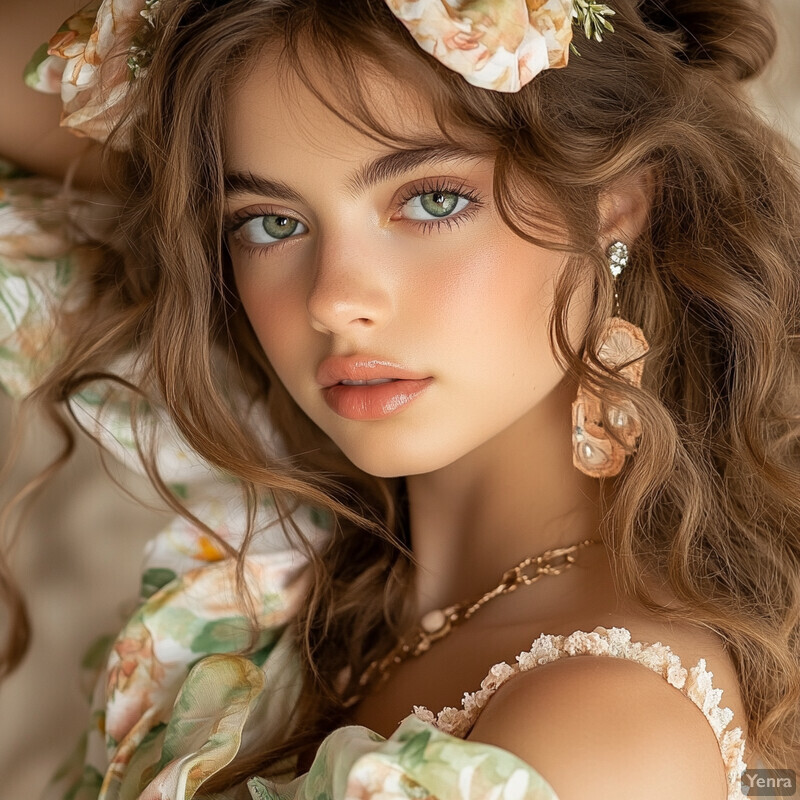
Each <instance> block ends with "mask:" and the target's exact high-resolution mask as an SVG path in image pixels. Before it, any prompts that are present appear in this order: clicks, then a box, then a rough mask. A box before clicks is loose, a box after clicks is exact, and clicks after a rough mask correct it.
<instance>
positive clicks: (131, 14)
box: [25, 0, 614, 142]
mask: <svg viewBox="0 0 800 800" xmlns="http://www.w3.org/2000/svg"><path fill="white" fill-rule="evenodd" d="M166 2H169V0H91V2H90V3H89V4H88V5H86V6H85V7H84V8H82V9H81V10H80V11H79V12H78V13H77V14H74V15H73V16H71V17H70V18H69V19H68V20H67V21H66V22H65V23H64V24H63V25H62V26H61V28H60V29H59V30H58V32H57V33H56V34H55V35H54V36H53V37H52V38H51V39H50V41H49V42H48V43H47V44H44V45H42V46H41V47H40V48H39V49H38V50H37V51H36V53H35V54H34V56H33V58H32V59H31V61H30V63H29V64H28V66H27V67H26V70H25V82H26V83H27V84H28V86H30V87H31V88H33V89H36V90H38V91H41V92H47V93H49V94H61V99H62V102H63V112H62V115H61V125H62V126H63V127H66V128H69V129H70V130H72V132H73V133H75V134H77V135H79V136H88V137H90V138H92V139H96V140H98V141H101V142H103V141H105V140H106V138H107V137H108V135H109V134H110V132H111V131H112V130H113V129H114V127H116V125H117V124H118V123H119V121H120V119H121V117H122V111H123V108H124V104H123V101H124V99H125V96H126V94H127V89H128V86H129V84H130V83H131V81H133V80H137V79H140V78H142V77H144V76H145V75H146V73H147V63H148V61H149V58H150V53H149V51H148V50H147V47H146V45H145V44H144V43H145V42H146V41H147V39H148V34H149V33H150V32H151V31H152V30H153V29H154V28H155V26H156V24H157V15H158V7H159V6H160V5H161V4H162V3H166ZM386 3H387V5H388V6H389V8H390V9H391V11H392V13H393V14H394V15H395V16H396V17H397V18H398V19H399V20H400V21H401V22H402V23H403V24H404V25H405V27H406V28H407V29H408V30H409V32H410V33H411V35H412V36H413V37H414V39H415V40H416V41H417V43H418V44H419V46H420V47H421V48H422V49H423V50H424V51H425V52H427V53H430V54H431V55H432V56H433V57H434V58H436V59H437V60H438V61H440V62H441V63H442V64H444V65H445V66H446V67H448V68H449V69H452V70H453V71H455V72H457V73H459V74H460V75H463V76H464V78H465V79H466V80H467V81H468V82H469V83H471V84H473V85H474V86H478V87H481V88H483V89H492V90H494V91H499V92H516V91H519V90H520V89H521V88H522V87H523V86H525V84H527V83H528V82H530V81H531V80H532V79H533V78H534V77H535V76H536V75H538V74H539V73H540V72H541V71H542V70H545V69H551V68H559V67H564V66H566V65H567V61H568V59H569V51H570V50H572V52H574V53H576V54H578V55H579V53H578V52H577V50H576V49H575V47H574V45H573V44H572V43H571V42H572V27H573V24H577V25H578V26H579V27H580V28H582V30H583V31H584V33H585V34H586V37H587V38H589V39H595V40H596V41H598V42H601V41H602V33H603V31H604V30H605V31H612V32H613V30H614V28H613V26H612V24H611V22H610V21H609V20H608V19H607V17H609V16H612V15H613V14H614V11H612V10H611V9H610V8H609V7H608V6H606V5H604V4H601V3H595V2H592V0H386ZM120 54H124V55H125V56H126V58H112V56H118V55H120ZM101 66H103V80H102V84H101V81H100V67H101Z"/></svg>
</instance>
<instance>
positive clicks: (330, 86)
mask: <svg viewBox="0 0 800 800" xmlns="http://www.w3.org/2000/svg"><path fill="white" fill-rule="evenodd" d="M314 67H315V68H314V69H313V70H309V71H310V72H312V74H313V76H314V83H315V88H316V89H317V90H318V91H319V92H320V93H321V94H322V96H323V97H324V98H325V101H324V102H323V100H321V99H320V98H319V97H317V96H316V94H315V93H314V92H313V91H312V90H311V89H309V88H308V87H307V86H306V85H305V84H304V82H303V80H302V79H301V78H300V77H299V76H298V75H297V73H296V72H295V71H294V69H292V68H291V67H290V66H288V65H287V64H286V63H285V62H283V61H281V60H279V59H278V58H277V57H276V55H275V54H274V53H273V52H271V51H270V50H266V51H264V52H263V53H261V54H260V55H259V56H258V58H257V60H256V61H255V63H254V66H253V68H252V70H251V71H250V72H249V73H248V75H247V76H246V78H245V79H244V80H243V81H242V82H241V83H240V84H239V85H238V86H237V87H236V88H235V89H234V90H233V91H232V93H231V95H230V97H229V100H228V103H227V108H226V125H225V152H226V167H227V168H229V169H232V170H241V169H246V168H248V167H249V166H250V164H251V163H252V162H253V160H254V159H255V160H257V161H263V159H264V157H265V156H267V157H269V160H270V161H271V162H272V163H273V164H275V163H278V164H280V161H281V156H282V155H283V156H285V155H286V151H287V150H291V151H292V152H293V153H298V152H302V153H304V154H305V155H306V156H307V157H309V158H312V159H325V160H327V161H335V162H352V161H359V160H362V159H363V158H367V157H369V156H370V155H371V154H376V153H380V152H385V151H386V149H387V143H386V142H383V143H381V141H379V140H376V139H375V138H372V137H371V136H370V135H368V133H365V132H362V131H359V130H357V129H356V127H354V125H353V124H351V123H349V122H348V121H347V118H348V117H350V118H352V112H351V111H350V110H349V109H348V108H347V107H346V106H345V105H344V104H343V96H344V95H345V92H343V91H341V89H340V88H338V87H337V81H338V80H339V78H340V76H339V75H338V73H337V71H335V70H333V71H331V70H328V72H327V73H326V71H325V65H323V64H319V65H314ZM359 83H360V86H361V90H362V96H363V98H364V103H365V104H366V105H367V107H368V110H369V114H370V115H372V116H373V117H374V118H375V120H376V122H377V123H378V125H379V126H382V127H384V128H385V129H387V130H388V131H390V132H391V133H392V134H393V135H396V136H397V137H398V138H399V139H400V140H403V141H405V140H408V142H409V143H411V142H414V143H415V144H416V143H418V144H422V143H427V142H436V141H442V140H443V139H444V136H443V133H442V131H441V130H440V128H439V126H438V124H437V123H436V119H435V115H434V111H433V108H432V107H431V104H430V102H429V101H428V100H427V99H426V98H425V97H423V95H422V94H421V93H420V92H416V91H414V89H413V87H411V86H409V84H408V82H404V81H402V80H398V79H397V78H395V77H393V76H392V75H390V74H389V73H388V72H385V71H382V70H380V69H379V68H377V67H373V68H372V69H371V70H370V72H369V74H368V73H367V72H366V70H365V72H364V74H363V75H362V76H361V80H360V81H359ZM329 105H330V106H331V107H329ZM333 109H336V110H337V111H339V113H341V114H342V116H344V117H345V119H342V118H341V117H340V116H338V115H337V113H336V112H335V111H334V110H333Z"/></svg>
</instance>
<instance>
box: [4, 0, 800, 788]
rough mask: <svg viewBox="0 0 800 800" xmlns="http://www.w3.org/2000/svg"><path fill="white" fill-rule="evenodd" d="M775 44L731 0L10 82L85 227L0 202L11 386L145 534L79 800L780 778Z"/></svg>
mask: <svg viewBox="0 0 800 800" xmlns="http://www.w3.org/2000/svg"><path fill="white" fill-rule="evenodd" d="M573 37H574V38H573ZM773 50H774V33H773V29H772V27H771V24H770V22H769V19H768V17H767V15H766V12H765V10H764V9H763V8H762V6H761V4H755V3H751V2H745V0H726V2H724V3H721V2H715V1H714V0H696V2H692V0H660V1H659V2H656V0H639V1H638V2H634V1H633V0H616V2H614V3H611V4H609V5H608V6H606V5H601V4H596V3H587V2H584V1H583V0H574V2H573V1H572V0H548V1H547V2H533V0H528V2H527V3H523V2H512V0H506V1H505V2H496V3H491V2H442V1H441V0H423V1H422V2H414V3H412V2H400V1H399V0H396V1H393V0H350V2H347V3H335V2H324V3H323V2H313V0H258V2H253V0H228V1H227V2H209V1H206V2H199V0H155V1H153V0H148V1H147V2H145V1H144V0H142V1H141V2H140V0H129V2H121V1H120V0H115V1H114V2H112V0H105V2H103V3H102V4H99V3H94V4H92V5H91V6H89V7H87V8H86V9H84V10H83V11H82V12H80V13H79V14H78V15H76V16H74V17H72V18H71V19H70V20H69V21H68V22H67V23H66V24H65V26H64V27H63V28H62V30H61V31H60V32H59V33H58V34H57V35H56V36H54V37H53V39H51V40H50V45H49V50H42V51H40V52H39V53H38V54H37V56H36V57H35V58H34V60H33V61H32V62H31V64H30V65H29V68H28V71H27V81H28V83H29V84H30V85H33V86H35V87H36V88H45V89H48V88H50V89H57V90H60V91H61V94H62V99H63V100H64V113H63V115H62V125H65V126H66V127H69V128H73V129H75V130H76V131H78V132H80V133H82V134H83V135H86V136H90V137H92V138H95V139H98V140H101V141H105V142H106V149H105V154H106V155H107V156H108V161H107V164H106V170H105V176H106V180H107V181H109V182H111V183H110V185H107V186H106V187H105V189H106V191H109V190H110V191H111V195H112V197H113V198H114V201H115V202H116V203H118V206H117V207H116V208H114V209H112V211H111V212H109V203H110V202H111V200H109V199H108V198H104V199H102V200H99V199H96V198H95V197H93V195H91V194H79V193H78V194H76V193H72V194H70V193H67V195H64V194H63V193H62V194H58V193H55V192H54V191H53V190H48V189H46V188H45V189H42V188H41V186H40V184H38V183H36V182H33V183H32V182H31V180H30V179H24V178H21V177H17V178H14V177H10V178H8V179H7V180H6V181H5V191H6V202H7V203H8V208H7V211H8V214H9V215H11V218H13V220H15V221H16V224H17V228H16V229H15V230H14V231H12V232H10V233H9V235H8V237H7V239H8V242H9V244H8V245H7V247H6V253H7V254H8V255H7V257H6V260H5V262H4V270H5V271H4V273H3V275H4V284H3V299H4V301H5V304H6V309H7V312H6V318H7V321H8V325H7V331H6V335H5V340H4V342H3V345H4V348H5V349H4V351H3V359H4V360H3V366H4V373H3V375H4V382H5V384H6V385H7V387H8V388H9V389H10V390H12V391H13V392H15V393H17V394H19V395H22V396H28V397H30V398H31V399H32V400H38V401H39V402H44V403H45V404H47V406H48V407H49V408H51V409H52V410H53V412H54V413H56V412H57V410H58V409H60V408H64V409H66V411H67V412H69V413H71V415H72V416H73V417H75V418H76V419H77V421H78V422H79V423H80V424H81V425H83V427H85V428H87V429H88V430H89V432H90V433H92V434H93V435H94V436H95V437H96V438H97V439H99V440H100V441H101V442H102V443H103V444H104V445H105V446H107V447H109V448H110V449H112V450H114V451H115V452H117V453H119V454H120V455H121V456H122V457H123V458H126V459H127V460H129V461H130V462H131V463H134V464H138V465H139V466H140V467H141V468H143V469H144V470H145V471H146V473H147V474H148V475H149V476H150V478H151V479H152V481H153V482H154V484H155V485H156V486H157V487H158V488H159V489H160V491H161V492H162V494H163V496H164V497H165V499H166V500H167V501H168V502H170V503H171V504H172V505H173V507H174V508H175V509H176V511H178V512H179V517H178V518H177V519H176V521H175V523H174V524H172V525H171V526H170V527H169V528H168V529H167V530H165V531H164V532H163V533H162V534H160V535H159V536H158V537H156V539H155V540H154V542H153V544H152V546H151V547H150V548H149V549H148V553H147V559H146V568H145V572H144V575H143V585H142V602H141V604H140V606H139V607H138V609H137V610H136V612H135V613H134V615H133V616H132V618H131V619H130V621H129V622H128V623H127V624H126V625H125V627H124V629H123V631H122V632H121V633H120V634H119V635H118V636H117V637H116V639H114V640H113V643H112V644H111V646H110V647H109V650H108V653H107V655H106V656H105V657H104V659H103V663H102V670H101V674H100V677H99V678H98V682H97V692H96V694H95V698H94V707H93V717H92V720H93V721H92V727H91V729H90V731H89V734H88V736H87V739H86V742H85V743H84V746H83V749H82V751H81V752H79V754H78V756H77V757H76V759H75V760H74V764H73V766H74V769H72V770H71V771H68V773H69V774H67V775H66V777H64V776H62V777H63V779H64V781H65V782H66V784H67V786H66V787H65V791H68V792H71V793H72V794H70V795H69V796H71V797H80V798H83V797H87V798H88V797H91V798H95V797H101V798H106V799H107V800H110V799H111V798H135V797H139V798H142V800H147V799H148V798H166V797H169V798H191V797H201V796H202V797H206V796H210V797H225V798H238V797H253V798H256V799H257V800H258V798H266V797H270V798H272V797H280V798H300V797H332V798H339V797H378V796H381V797H383V796H387V797H437V798H442V799H443V798H446V797H475V798H478V797H480V798H483V797H528V798H536V800H545V799H547V800H553V799H554V798H558V800H573V799H577V798H584V797H587V796H591V797H597V798H610V797H620V796H622V797H630V798H638V797H641V798H649V799H650V800H653V799H655V798H667V797H670V798H672V797H675V796H680V797H682V798H697V800H700V799H701V798H702V800H708V799H709V798H719V800H723V799H724V798H741V797H742V796H743V786H744V787H747V785H748V783H747V782H748V780H749V781H751V782H752V780H753V778H752V776H751V777H750V778H748V773H746V772H743V771H744V768H745V765H748V766H750V767H756V766H765V767H770V768H773V769H785V770H796V769H797V768H798V765H799V763H798V762H800V718H799V714H798V709H799V708H800V534H799V533H798V532H799V531H800V525H799V524H798V523H800V449H799V447H798V444H799V443H800V432H799V429H798V419H800V417H799V416H798V411H799V409H798V404H799V403H800V399H799V397H800V393H799V392H798V387H799V386H800V356H799V355H798V352H797V340H798V339H797V337H798V332H799V331H798V329H799V328H800V313H799V312H800V271H799V270H798V257H799V256H800V239H799V238H798V234H799V232H800V184H798V178H797V174H796V171H795V168H794V165H793V162H792V161H791V154H790V152H789V149H788V146H787V144H786V143H785V142H784V141H782V140H781V139H780V138H779V137H778V136H777V135H776V134H774V133H772V132H771V131H769V130H768V129H767V127H766V126H765V125H764V123H762V122H761V121H760V120H759V119H758V118H757V116H756V115H755V114H754V112H753V110H752V109H751V108H750V107H749V106H748V104H747V103H746V102H745V100H744V98H743V95H742V93H741V91H740V83H741V81H743V80H744V79H746V78H748V77H751V76H753V75H755V74H757V73H758V72H759V71H760V70H761V69H762V68H763V67H764V65H765V64H766V63H767V61H768V60H769V58H770V56H771V55H772V52H773ZM34 201H35V202H34ZM100 208H102V209H104V214H103V216H104V219H102V220H99V219H98V218H97V217H98V213H97V211H98V209H100ZM61 413H64V412H63V411H62V412H61ZM8 586H9V588H10V587H11V582H10V581H9V582H8ZM12 599H13V597H12ZM17 607H18V606H17ZM23 638H24V637H22V636H21V635H20V636H18V637H17V639H16V640H13V641H12V645H13V646H12V647H11V648H10V650H9V656H8V660H9V664H10V665H11V666H13V665H14V663H15V662H16V661H18V660H19V658H20V656H21V651H22V649H23V644H22V641H23ZM515 656H516V659H515ZM723 697H724V703H723V702H722V698H723ZM785 774H787V773H780V777H781V778H783V777H785ZM776 775H778V773H773V775H772V778H773V779H774V777H775V776H776Z"/></svg>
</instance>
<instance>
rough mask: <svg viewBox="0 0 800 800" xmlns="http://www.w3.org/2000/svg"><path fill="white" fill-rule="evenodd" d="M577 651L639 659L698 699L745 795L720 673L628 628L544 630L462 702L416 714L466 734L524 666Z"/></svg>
mask: <svg viewBox="0 0 800 800" xmlns="http://www.w3.org/2000/svg"><path fill="white" fill-rule="evenodd" d="M577 655H599V656H608V657H611V658H624V659H627V660H630V661H635V662H636V663H639V664H641V665H642V666H645V667H648V668H649V669H651V670H652V671H654V672H656V673H658V674H660V675H661V676H662V677H663V678H664V679H665V680H666V681H667V682H668V683H669V684H670V685H672V686H674V687H675V688H676V689H678V690H680V691H681V692H682V693H683V694H684V696H686V697H688V698H689V699H690V700H692V702H694V703H695V705H697V707H698V708H699V709H700V710H701V711H702V712H703V715H704V716H705V718H706V719H707V720H708V722H709V724H710V725H711V728H712V729H713V731H714V734H715V736H716V738H717V742H718V744H719V747H720V753H721V755H722V759H723V762H724V764H725V772H726V776H727V780H728V800H744V798H745V795H744V794H742V791H741V774H742V772H743V771H744V769H745V768H746V764H745V761H744V749H745V739H744V736H743V732H742V729H741V727H738V726H737V727H733V728H730V729H727V728H728V725H729V724H730V723H731V721H732V720H733V711H732V710H731V709H730V708H727V707H720V702H721V700H722V691H723V690H722V689H716V688H714V686H713V683H712V678H713V676H714V674H713V672H711V671H710V670H708V669H707V668H706V660H705V658H700V659H699V660H698V662H697V664H695V665H694V666H693V667H690V668H689V669H686V667H684V666H683V665H682V664H681V659H680V657H679V656H678V655H677V654H676V653H674V652H673V651H672V649H671V648H670V646H669V645H666V644H663V643H662V642H660V641H656V642H652V643H650V642H642V641H634V640H632V635H631V632H630V630H629V629H628V628H624V627H612V628H606V627H604V626H602V625H598V626H597V627H596V628H594V630H592V631H582V630H577V631H574V632H573V633H571V634H569V635H568V636H564V635H562V634H552V633H543V634H541V635H540V636H539V637H538V638H537V639H536V640H535V641H534V642H533V643H532V644H531V647H530V649H529V650H526V651H523V652H522V653H520V654H519V655H518V656H517V657H516V663H515V664H509V663H508V662H505V661H501V662H499V663H497V664H495V665H494V666H492V667H491V669H490V670H489V672H488V673H487V675H486V677H485V678H484V679H483V681H481V686H480V689H478V690H477V691H475V692H465V693H464V696H463V698H462V701H461V708H453V707H452V706H445V707H444V708H443V709H442V710H441V711H439V712H438V713H436V714H435V713H434V712H432V711H431V710H430V709H428V708H426V707H425V706H414V707H413V715H415V716H416V717H418V718H419V719H421V720H422V721H423V722H428V723H430V724H432V725H433V726H434V727H436V728H437V729H439V730H441V731H443V732H444V733H448V734H450V735H451V736H456V737H458V738H460V739H463V738H465V737H466V736H467V735H468V734H469V732H470V730H472V728H473V726H474V725H475V723H476V721H477V719H478V717H479V716H480V714H481V712H482V711H483V709H484V707H485V706H486V704H487V703H488V702H489V699H490V698H491V697H492V695H493V694H494V693H495V692H496V691H497V690H498V689H499V688H500V687H501V686H502V685H503V684H504V683H506V682H507V681H509V680H510V679H511V678H513V677H514V676H515V675H518V674H520V673H521V672H526V671H528V670H531V669H534V668H536V667H538V666H542V665H544V664H548V663H550V662H552V661H555V660H557V659H559V658H563V657H567V656H577ZM726 729H727V730H726Z"/></svg>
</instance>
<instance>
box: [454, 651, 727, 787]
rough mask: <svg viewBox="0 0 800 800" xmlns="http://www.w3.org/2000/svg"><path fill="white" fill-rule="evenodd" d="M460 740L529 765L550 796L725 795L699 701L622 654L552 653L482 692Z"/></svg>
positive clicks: (721, 765) (714, 740)
mask: <svg viewBox="0 0 800 800" xmlns="http://www.w3.org/2000/svg"><path fill="white" fill-rule="evenodd" d="M468 738H469V739H470V740H473V741H478V742H483V743H485V744H491V745H495V746H498V747H502V748H504V749H506V750H508V751H510V752H513V753H514V754H515V755H517V756H519V757H520V758H522V759H523V760H524V761H526V762H528V763H529V764H530V765H531V766H533V767H534V768H535V769H536V770H537V771H538V772H540V773H541V775H542V776H543V777H544V778H545V779H546V780H547V781H548V782H549V783H550V784H551V785H552V787H553V789H554V790H555V791H556V793H557V794H558V797H559V800H582V799H583V798H586V797H595V798H598V800H600V798H612V797H613V798H617V797H625V798H628V799H629V800H667V798H669V800H673V799H674V798H675V797H681V798H682V799H683V800H725V797H726V795H727V791H726V775H725V768H724V762H723V761H722V758H721V754H720V748H719V744H718V742H717V738H716V736H715V734H714V731H713V729H712V728H711V726H710V725H709V723H708V721H707V720H706V718H705V716H704V715H703V713H702V711H701V710H700V709H699V708H698V707H697V706H696V705H695V704H694V703H693V702H692V701H691V700H690V699H689V698H687V697H686V696H684V695H683V693H682V692H681V691H680V690H678V689H676V688H675V687H673V686H672V685H670V684H669V683H668V682H667V681H666V680H664V678H663V677H661V675H659V674H657V673H655V672H654V671H652V670H651V669H648V668H647V667H644V666H642V665H641V664H637V663H635V662H632V661H628V660H626V659H622V658H611V657H607V656H593V655H581V656H575V657H569V658H561V659H558V660H557V661H554V662H551V663H549V664H546V665H543V666H541V667H537V668H536V669H533V670H529V671H526V672H523V673H521V674H519V675H517V676H516V677H515V678H514V679H513V680H510V681H507V682H506V683H505V684H504V685H503V686H502V687H501V688H500V689H499V690H498V691H497V693H496V694H495V695H494V696H493V697H492V698H491V700H490V702H489V703H488V704H487V705H486V707H485V709H484V710H483V712H482V713H481V716H480V717H479V718H478V721H477V722H476V724H475V726H474V728H473V729H472V732H471V734H470V735H469V737H468Z"/></svg>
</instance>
